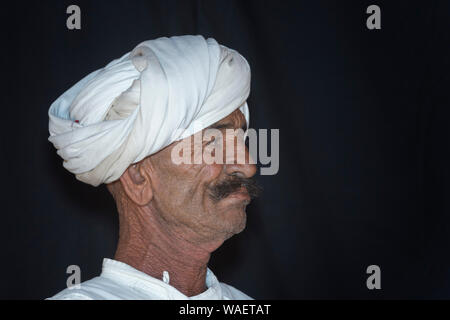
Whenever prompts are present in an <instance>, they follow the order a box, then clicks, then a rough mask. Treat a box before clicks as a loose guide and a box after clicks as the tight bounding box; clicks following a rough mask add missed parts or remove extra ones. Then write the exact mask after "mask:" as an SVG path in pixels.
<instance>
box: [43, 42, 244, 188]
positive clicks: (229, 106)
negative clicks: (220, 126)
mask: <svg viewBox="0 0 450 320" xmlns="http://www.w3.org/2000/svg"><path fill="white" fill-rule="evenodd" d="M249 93H250V67H249V65H248V63H247V61H246V60H245V58H244V57H242V56H241V55H240V54H239V53H238V52H237V51H235V50H232V49H229V48H227V47H225V46H223V45H220V44H218V43H217V42H216V40H214V39H212V38H209V39H206V40H205V39H204V38H203V37H202V36H199V35H197V36H191V35H189V36H178V37H171V38H167V37H162V38H158V39H155V40H149V41H145V42H142V43H141V44H139V45H138V46H136V48H134V50H132V51H131V52H128V53H126V54H125V55H123V56H122V57H121V58H119V59H116V60H113V61H111V62H110V63H109V64H108V65H106V66H105V67H104V68H102V69H100V70H97V71H94V72H92V73H90V74H89V75H87V76H86V77H84V78H83V79H82V80H80V81H79V82H78V83H76V84H75V85H74V86H73V87H71V88H70V89H69V90H68V91H66V92H65V93H64V94H62V95H61V96H60V97H59V98H58V99H57V100H56V101H55V102H53V103H52V105H51V106H50V109H49V111H48V114H49V132H50V137H49V141H50V142H52V143H53V145H54V146H55V148H56V149H57V153H58V155H60V156H61V157H62V158H63V159H64V162H63V166H64V167H65V168H66V169H67V170H69V171H70V172H72V173H74V174H75V176H76V177H77V179H78V180H81V181H83V182H85V183H88V184H91V185H93V186H98V185H99V184H101V183H109V182H112V181H115V180H117V179H118V178H120V176H121V175H122V173H123V172H124V171H125V170H126V169H127V168H128V167H129V166H130V165H131V164H133V163H136V162H139V161H141V160H142V159H144V158H145V157H147V156H149V155H151V154H154V153H156V152H158V151H159V150H161V149H163V148H165V147H167V146H168V145H170V144H171V143H173V142H175V141H178V140H181V139H184V138H186V137H188V136H190V135H192V134H194V133H196V132H198V131H201V130H202V129H204V128H206V127H208V126H210V125H211V124H213V123H215V122H217V121H219V120H221V119H223V118H224V117H226V116H227V115H229V114H230V113H232V112H233V111H234V110H236V109H237V108H240V110H241V111H242V113H243V114H244V116H245V118H246V120H247V126H248V121H249V111H248V106H247V103H246V100H247V97H248V95H249Z"/></svg>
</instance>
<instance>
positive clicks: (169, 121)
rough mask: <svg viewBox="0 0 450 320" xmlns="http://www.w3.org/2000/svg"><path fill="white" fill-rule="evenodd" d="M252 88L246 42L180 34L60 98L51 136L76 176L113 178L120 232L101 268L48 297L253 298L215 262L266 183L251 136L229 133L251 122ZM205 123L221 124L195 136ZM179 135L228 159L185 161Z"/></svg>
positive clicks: (193, 151)
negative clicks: (220, 273) (249, 144)
mask: <svg viewBox="0 0 450 320" xmlns="http://www.w3.org/2000/svg"><path fill="white" fill-rule="evenodd" d="M249 92H250V67H249V65H248V63H247V61H246V60H245V58H244V57H242V56H241V55H240V54H239V53H238V52H236V51H234V50H232V49H229V48H227V47H225V46H222V45H220V44H218V43H217V42H216V41H215V40H214V39H212V38H209V39H206V40H205V39H204V38H203V37H202V36H179V37H171V38H166V37H163V38H158V39H155V40H149V41H145V42H143V43H141V44H139V45H138V46H137V47H136V48H135V49H134V50H132V51H131V52H129V53H127V54H125V55H124V56H122V57H121V58H120V59H116V60H114V61H112V62H110V63H109V64H108V65H107V66H106V67H104V68H102V69H100V70H97V71H94V72H92V73H91V74H89V75H88V76H86V77H85V78H83V79H82V80H81V81H79V82H78V83H77V84H75V85H74V86H73V87H72V88H70V89H69V90H68V91H67V92H65V93H64V94H63V95H62V96H61V97H59V98H58V99H57V100H56V101H55V102H54V103H53V104H52V106H51V107H50V109H49V118H50V121H49V131H50V137H49V140H50V141H51V142H52V143H53V145H54V146H55V148H56V149H57V150H58V151H57V152H58V154H59V155H60V156H61V157H62V158H63V159H64V162H63V165H64V167H65V168H66V169H67V170H69V171H70V172H72V173H74V174H75V175H76V178H77V179H78V180H80V181H83V182H85V183H88V184H91V185H93V186H98V185H100V184H103V183H104V184H106V186H107V189H108V190H109V192H110V193H111V194H112V196H113V198H114V200H115V202H116V206H117V211H118V214H119V225H120V231H119V240H118V245H117V250H116V253H115V256H114V259H106V258H105V259H104V261H103V268H102V272H101V275H100V276H98V277H96V278H93V279H91V280H88V281H85V282H83V283H81V285H80V286H79V288H67V289H65V290H63V291H61V292H60V293H58V294H56V295H55V296H53V297H51V298H49V299H186V298H191V299H251V298H250V297H249V296H247V295H246V294H244V293H242V292H241V291H239V290H237V289H235V288H233V287H231V286H229V285H226V284H224V283H221V282H219V281H218V280H217V278H216V277H215V275H214V274H213V272H212V271H211V270H210V269H209V268H208V261H209V259H210V255H211V253H212V252H213V251H214V250H216V249H217V248H218V247H220V246H221V245H222V243H223V242H224V241H225V240H227V239H228V238H230V237H231V236H233V235H234V234H237V233H239V232H241V231H242V230H243V229H244V228H245V224H246V213H245V208H246V206H247V205H248V204H249V202H250V200H251V199H252V198H254V197H256V196H257V194H258V191H259V187H258V186H257V184H256V183H255V181H254V180H253V179H252V177H253V176H254V174H255V172H256V167H255V165H254V164H251V161H250V158H251V157H250V155H249V153H248V150H247V148H246V147H245V144H244V140H243V139H240V138H239V136H235V135H232V136H229V135H226V134H225V131H226V129H244V130H245V129H247V128H248V123H249V111H248V106H247V103H246V100H247V98H248V95H249ZM207 130H216V131H217V130H218V131H220V132H223V133H224V134H223V135H219V136H215V137H211V139H193V136H195V135H197V134H203V133H204V132H205V131H207ZM230 139H231V143H230ZM180 144H184V145H188V146H191V148H188V149H186V148H185V149H181V152H182V153H185V154H184V156H186V154H187V155H188V157H187V159H194V158H197V156H198V153H203V152H204V151H205V150H213V151H212V152H215V151H217V150H219V149H220V151H221V153H220V154H221V155H222V154H223V158H224V161H222V162H214V163H209V162H208V163H206V162H205V161H201V162H196V161H187V162H184V163H176V162H175V161H173V157H174V148H177V146H180ZM211 144H214V146H215V148H216V149H208V148H211ZM230 145H231V146H233V148H234V149H233V150H232V152H227V150H226V149H227V148H229V146H230ZM239 146H240V147H239ZM218 148H219V149H218ZM176 150H177V152H175V153H177V154H178V149H176ZM214 150H215V151H214ZM228 151H230V150H228ZM201 156H202V154H200V158H201ZM238 158H239V159H242V158H244V159H245V162H243V163H242V162H239V161H236V159H238ZM184 159H186V157H184Z"/></svg>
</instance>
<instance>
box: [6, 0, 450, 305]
mask: <svg viewBox="0 0 450 320" xmlns="http://www.w3.org/2000/svg"><path fill="white" fill-rule="evenodd" d="M70 4H77V5H79V6H80V8H81V12H82V29H81V30H79V31H69V30H68V29H67V28H66V19H67V16H68V15H67V14H66V8H67V7H68V6H69V5H70ZM371 4H377V5H379V6H380V8H381V19H382V21H381V22H382V29H381V30H373V31H371V30H368V29H367V28H366V19H367V17H368V15H367V14H366V8H367V7H368V6H369V5H371ZM2 5H3V4H2ZM3 6H4V7H3V8H2V32H3V33H4V36H3V37H2V39H3V40H2V51H3V53H2V56H3V58H2V62H3V68H2V70H3V72H2V75H3V77H2V78H3V79H2V82H4V85H3V86H2V87H3V88H4V89H3V90H5V91H3V94H2V106H1V108H2V109H1V119H0V121H1V125H0V128H1V139H2V140H1V141H2V157H1V161H2V166H1V168H2V173H1V178H2V179H1V182H2V190H1V191H2V201H1V205H2V207H1V208H2V217H1V232H0V237H1V239H0V240H1V248H2V250H1V263H0V275H1V277H2V278H1V281H0V288H1V290H0V297H1V298H5V299H20V298H26V299H29V298H32V299H42V298H46V297H48V296H51V295H53V294H55V293H57V292H58V291H60V290H62V289H63V288H64V287H65V283H66V278H67V276H68V275H67V274H66V273H65V271H66V267H67V266H68V265H71V264H77V265H79V266H80V267H81V270H82V280H83V281H84V280H88V279H89V278H92V277H94V276H96V275H98V274H99V272H100V268H101V262H102V258H103V257H113V255H114V251H115V245H116V239H117V236H118V219H117V216H116V212H115V206H114V202H113V200H112V197H110V195H109V194H108V193H107V191H106V188H105V187H104V186H102V187H99V188H94V187H91V186H89V185H85V184H83V183H81V182H79V181H77V180H76V179H75V178H74V177H73V175H72V174H70V173H69V172H67V171H66V170H65V169H64V168H63V167H62V159H61V158H59V157H58V156H57V155H56V152H55V149H54V148H53V146H52V145H51V144H50V143H49V142H48V141H47V138H48V116H47V111H48V108H49V106H50V104H51V102H53V101H54V100H55V99H56V98H57V97H58V96H59V95H60V94H61V93H63V92H64V91H65V90H66V89H68V88H69V87H70V86H71V85H72V84H74V83H75V82H77V81H78V80H79V79H81V78H82V77H83V76H85V75H86V74H88V73H89V72H91V71H93V70H95V69H98V68H100V67H103V66H104V65H106V64H107V63H108V62H109V61H111V60H112V59H115V58H117V57H119V56H121V55H122V54H123V53H125V52H127V51H130V50H131V49H132V48H133V47H134V46H135V45H136V44H138V43H139V42H141V41H143V40H148V39H153V38H156V37H159V36H171V35H181V34H202V35H204V36H205V37H214V38H215V39H216V40H217V41H218V42H219V43H221V44H224V45H226V46H228V47H231V48H233V49H236V50H238V51H239V52H240V53H241V54H242V55H243V56H245V57H246V58H247V60H248V61H249V63H250V65H251V68H252V87H251V90H252V91H251V95H250V98H249V101H248V102H249V106H250V110H251V119H252V121H251V126H252V127H254V128H279V129H280V170H279V172H278V174H277V175H274V176H260V177H258V180H259V181H260V182H261V184H262V185H263V187H264V189H265V191H264V194H263V196H262V197H261V198H260V199H259V200H257V201H255V202H254V203H253V204H251V205H250V207H249V209H248V224H247V229H246V230H245V231H244V232H243V233H241V234H239V235H237V236H235V237H234V238H232V239H230V240H229V241H227V242H226V243H225V244H224V245H223V246H222V247H221V248H220V249H218V250H217V251H216V252H215V253H214V254H213V257H212V260H211V264H210V267H211V269H212V270H213V271H214V272H215V273H216V275H217V276H218V278H219V279H220V280H221V281H223V282H226V283H229V284H231V285H233V286H236V287H237V288H239V289H241V290H242V291H244V292H246V293H247V294H249V295H250V296H253V297H255V298H266V299H270V298H275V299H278V298H288V299H297V298H313V299H315V298H370V299H371V298H450V242H449V240H450V215H449V213H450V202H449V195H450V193H449V185H450V172H449V160H450V157H449V152H448V148H449V138H450V135H449V133H450V129H449V126H448V123H449V116H450V114H449V113H450V112H449V97H448V91H449V71H450V69H449V43H450V42H449V40H450V39H449V30H450V28H449V18H450V4H449V2H448V1H421V2H414V1H352V2H350V1H224V0H222V1H200V0H199V1H168V0H164V1H80V0H75V1H72V0H70V1H65V0H64V1H61V0H59V1H29V2H23V1H17V2H16V3H15V4H12V3H9V4H8V5H6V4H5V5H3ZM5 70H6V72H5ZM5 98H6V99H5ZM371 264H376V265H379V266H380V267H381V286H382V289H381V290H373V291H370V290H368V289H367V288H366V278H367V276H368V275H367V274H366V268H367V266H368V265H371Z"/></svg>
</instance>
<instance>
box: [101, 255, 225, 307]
mask: <svg viewBox="0 0 450 320" xmlns="http://www.w3.org/2000/svg"><path fill="white" fill-rule="evenodd" d="M100 276H101V277H104V278H108V279H110V280H113V281H115V282H117V283H119V284H121V285H123V286H126V287H130V288H133V289H135V290H139V291H141V292H142V293H143V294H146V295H149V296H158V297H160V299H177V300H185V299H192V300H197V299H223V295H222V289H221V287H220V283H219V281H218V280H217V278H216V276H215V275H214V273H213V272H212V271H211V270H210V269H209V268H207V271H206V283H205V284H206V287H207V290H206V291H204V292H202V293H200V294H198V295H196V296H192V297H188V296H186V295H185V294H183V293H181V292H180V291H178V289H176V288H175V287H173V286H171V285H170V281H169V283H166V282H164V281H163V280H162V279H161V280H160V279H157V278H154V277H152V276H149V275H148V274H146V273H144V272H142V271H139V270H137V269H135V268H133V267H131V266H130V265H128V264H126V263H123V262H121V261H117V260H113V259H108V258H104V259H103V266H102V273H101V275H100ZM169 277H170V274H169Z"/></svg>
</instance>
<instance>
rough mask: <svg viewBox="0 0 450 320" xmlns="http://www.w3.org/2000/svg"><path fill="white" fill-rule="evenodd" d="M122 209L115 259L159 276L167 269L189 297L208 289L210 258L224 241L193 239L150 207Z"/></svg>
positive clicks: (177, 286)
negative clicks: (197, 241) (207, 277)
mask: <svg viewBox="0 0 450 320" xmlns="http://www.w3.org/2000/svg"><path fill="white" fill-rule="evenodd" d="M118 210H119V219H120V231H119V242H118V245H117V251H116V254H115V256H114V259H115V260H118V261H121V262H124V263H126V264H128V265H130V266H132V267H133V268H135V269H137V270H139V271H142V272H144V273H146V274H148V275H150V276H152V277H154V278H157V279H162V276H163V271H167V272H168V273H169V277H170V282H169V284H170V285H171V286H173V287H175V288H176V289H178V290H179V291H180V292H182V293H183V294H185V295H186V296H188V297H190V296H194V295H198V294H200V293H202V292H204V291H205V290H206V289H207V288H206V271H207V265H208V261H209V258H210V256H211V252H212V251H214V250H215V249H216V248H217V247H219V246H220V244H207V245H205V244H200V243H196V242H193V241H189V239H186V238H185V237H186V232H183V230H180V227H179V226H178V227H174V226H170V224H168V223H167V222H166V221H164V220H162V219H161V217H160V216H159V215H158V214H155V210H154V209H152V208H150V207H133V208H132V207H130V206H128V207H124V206H121V207H119V206H118ZM183 236H184V237H183Z"/></svg>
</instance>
